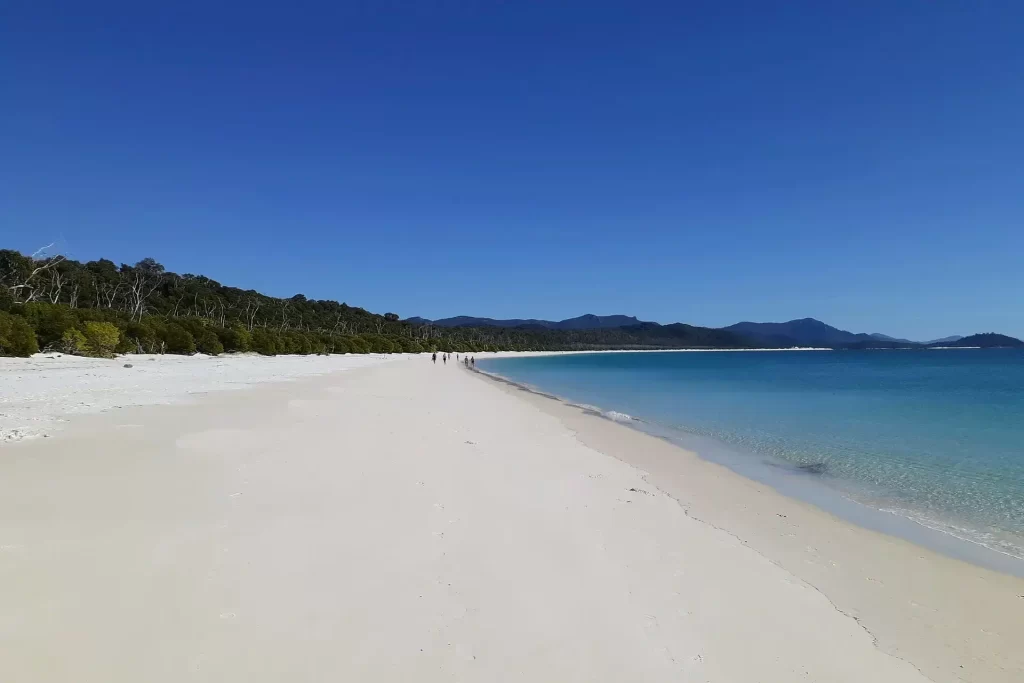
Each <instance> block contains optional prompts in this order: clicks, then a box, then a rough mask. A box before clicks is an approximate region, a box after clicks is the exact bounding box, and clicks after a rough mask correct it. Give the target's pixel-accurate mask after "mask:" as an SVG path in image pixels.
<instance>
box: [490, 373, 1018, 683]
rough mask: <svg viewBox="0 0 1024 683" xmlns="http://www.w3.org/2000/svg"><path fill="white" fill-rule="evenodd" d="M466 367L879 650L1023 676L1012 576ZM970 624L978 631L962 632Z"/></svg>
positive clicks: (924, 663)
mask: <svg viewBox="0 0 1024 683" xmlns="http://www.w3.org/2000/svg"><path fill="white" fill-rule="evenodd" d="M473 375H474V376H476V377H477V378H478V379H479V381H482V382H485V383H488V384H492V385H493V386H495V387H497V388H499V389H500V390H502V391H503V392H505V393H508V394H510V395H514V396H516V397H518V398H519V399H520V400H523V401H525V402H527V403H529V404H530V405H532V406H534V407H535V408H537V409H538V410H540V411H541V412H543V413H545V414H547V415H551V416H553V417H555V418H556V419H558V420H559V421H560V422H561V423H562V424H563V425H564V426H565V427H566V428H567V429H569V430H570V431H571V432H572V433H573V434H574V436H575V438H576V439H577V440H578V441H579V442H580V443H582V444H584V445H586V446H588V447H591V448H593V449H595V450H597V451H598V452H601V453H605V454H606V455H610V456H612V457H615V458H616V459H618V460H621V461H622V462H624V463H626V464H629V465H631V466H633V467H636V468H638V469H639V470H641V472H642V473H644V478H645V480H647V481H649V482H650V483H651V484H652V485H654V486H657V487H658V488H659V489H660V490H662V491H664V492H665V493H667V494H668V495H669V496H671V497H672V498H674V499H675V500H676V501H677V502H678V503H679V504H680V505H681V506H682V507H683V508H684V509H685V510H686V512H687V515H689V516H691V517H694V518H695V519H700V520H701V521H703V522H706V523H708V524H711V525H712V526H714V527H715V528H717V529H721V530H723V531H726V532H728V533H729V534H731V535H732V536H734V537H735V538H737V539H739V540H740V541H741V542H742V543H743V544H744V545H747V546H749V547H751V548H753V549H754V550H756V551H757V552H758V553H760V554H761V555H763V556H765V557H766V558H768V559H769V560H770V561H771V562H772V563H773V564H776V565H777V566H779V567H782V568H783V569H786V570H787V571H790V572H791V573H793V574H794V575H795V576H797V577H798V578H800V579H801V580H803V581H805V582H807V583H808V584H809V585H811V586H813V587H814V588H815V589H816V590H818V591H820V592H821V593H822V594H823V595H824V596H825V597H826V598H828V599H829V601H830V602H832V603H833V604H834V605H835V606H836V608H837V609H838V610H840V611H841V612H843V613H844V614H848V615H850V616H853V617H854V618H855V619H857V621H858V623H860V625H861V626H862V627H863V628H864V629H865V630H867V631H868V632H869V633H870V634H871V635H872V637H873V638H875V639H876V641H877V643H878V646H879V647H880V648H881V649H882V650H883V651H884V652H887V653H889V654H892V655H894V656H898V657H901V658H903V659H906V660H907V661H909V662H911V663H913V664H914V665H915V666H916V667H917V668H919V669H920V670H921V671H922V672H924V673H925V674H926V675H929V676H930V677H932V678H933V679H934V680H936V681H940V680H950V681H958V680H1005V681H1014V680H1019V677H1020V676H1024V653H1020V652H1017V651H1015V646H1014V645H1013V644H1012V643H1014V642H1018V641H1019V640H1020V639H1021V638H1024V619H1022V618H1021V614H1022V612H1024V578H1021V576H1020V575H1017V574H1016V573H1012V572H1008V571H1003V570H1000V569H993V568H990V567H986V566H981V565H979V564H976V563H973V562H969V561H966V560H965V559H962V558H956V557H952V556H950V555H948V554H946V553H943V552H940V551H938V550H935V549H932V548H930V547H927V546H923V545H920V544H918V543H915V542H914V541H911V540H908V539H905V538H903V537H901V536H899V535H894V534H892V533H889V532H887V531H885V530H880V529H873V528H870V527H869V526H865V525H861V524H858V523H857V522H856V521H851V520H848V519H845V518H844V517H841V516H837V515H836V514H834V513H833V512H831V511H829V510H827V509H823V508H822V507H819V506H818V505H816V504H814V503H812V502H807V501H804V500H801V499H800V498H797V497H793V496H791V495H787V494H786V493H783V492H780V491H779V490H777V489H776V488H775V487H773V486H772V485H771V484H767V483H764V482H761V481H759V480H757V479H754V478H751V477H748V476H745V475H744V474H741V473H739V472H737V471H735V470H733V469H731V468H729V467H728V466H726V465H724V464H721V463H719V462H716V461H714V460H710V459H707V458H704V457H702V456H701V454H700V453H699V452H698V451H694V450H691V449H687V448H685V447H684V446H682V445H680V444H679V443H675V442H673V441H671V440H669V439H666V438H663V437H661V436H658V435H655V434H652V433H650V432H648V431H646V430H643V429H639V428H637V427H634V426H631V425H629V424H628V423H624V422H622V421H620V420H615V419H613V418H611V417H609V416H607V415H605V414H604V413H602V412H601V411H599V410H595V409H594V408H593V407H590V406H581V405H578V404H574V403H571V402H568V401H565V400H563V399H561V398H559V397H557V396H553V395H550V394H548V393H546V392H543V391H537V390H535V389H534V388H533V387H527V386H523V385H521V384H519V383H517V382H515V381H513V380H509V379H508V378H505V377H502V376H500V375H497V374H495V373H491V372H487V371H484V370H480V369H477V370H476V371H475V372H474V373H473ZM849 502H850V504H851V505H856V506H858V507H863V508H865V509H867V508H866V506H863V505H861V504H860V503H856V502H854V501H849ZM907 522H908V523H909V524H916V523H914V522H912V521H910V520H907ZM922 529H925V528H924V527H922ZM934 533H935V534H939V535H944V534H941V532H934ZM950 538H951V537H950ZM957 542H958V543H966V542H965V541H960V540H957ZM971 633H983V634H986V635H987V638H986V639H982V640H976V639H974V638H973V637H972V636H967V635H966V634H971ZM936 639H938V641H939V642H938V643H936ZM937 644H940V645H941V646H940V647H939V648H935V646H936V645H937ZM979 645H980V646H982V650H983V653H982V652H979V651H978V650H977V649H976V648H977V647H978V646H979ZM965 660H975V661H977V660H985V661H987V662H988V663H989V664H991V663H992V662H996V661H1002V662H1003V663H1002V664H1000V665H999V666H998V667H997V668H998V669H1000V670H1003V671H1004V672H1005V677H998V676H997V677H994V678H990V677H988V675H985V674H982V673H981V672H980V671H979V672H977V673H976V675H973V676H971V675H967V674H963V675H964V678H960V677H959V675H957V676H955V677H954V675H953V674H954V672H957V671H959V672H961V673H962V672H963V671H964V669H963V667H964V666H966V665H963V664H962V662H963V661H965ZM940 673H941V675H940ZM989 673H991V672H989Z"/></svg>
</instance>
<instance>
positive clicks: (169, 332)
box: [163, 323, 196, 354]
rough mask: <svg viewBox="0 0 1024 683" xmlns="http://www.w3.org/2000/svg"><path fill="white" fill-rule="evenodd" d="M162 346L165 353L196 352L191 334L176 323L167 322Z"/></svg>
mask: <svg viewBox="0 0 1024 683" xmlns="http://www.w3.org/2000/svg"><path fill="white" fill-rule="evenodd" d="M163 342H164V348H165V350H166V351H167V353H182V354H191V353H195V352H196V342H195V339H193V338H192V334H191V333H190V332H189V331H188V330H186V329H185V328H184V327H182V326H181V325H179V324H178V323H168V324H167V328H166V329H165V330H164V338H163Z"/></svg>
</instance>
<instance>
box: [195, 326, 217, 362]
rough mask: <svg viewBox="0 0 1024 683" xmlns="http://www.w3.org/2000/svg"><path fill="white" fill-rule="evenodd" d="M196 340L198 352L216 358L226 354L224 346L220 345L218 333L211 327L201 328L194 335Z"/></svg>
mask: <svg viewBox="0 0 1024 683" xmlns="http://www.w3.org/2000/svg"><path fill="white" fill-rule="evenodd" d="M192 336H193V337H194V338H195V342H196V350H197V351H199V352H200V353H208V354H210V355H211V356H216V355H217V354H218V353H223V352H224V345H223V344H221V343H220V339H219V338H218V337H217V333H216V332H214V331H213V330H211V329H210V328H209V327H200V328H199V329H197V330H195V331H194V332H193V333H192Z"/></svg>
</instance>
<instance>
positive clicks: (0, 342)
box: [0, 311, 39, 358]
mask: <svg viewBox="0 0 1024 683" xmlns="http://www.w3.org/2000/svg"><path fill="white" fill-rule="evenodd" d="M38 352H39V346H38V344H37V343H36V335H35V333H34V332H32V328H31V327H30V326H29V324H28V323H27V322H25V319H24V318H23V317H21V316H20V315H11V314H10V313H6V312H4V311H0V356H21V357H24V358H28V357H29V356H31V355H32V354H33V353H38Z"/></svg>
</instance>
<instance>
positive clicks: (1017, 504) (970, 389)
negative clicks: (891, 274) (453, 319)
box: [478, 349, 1024, 573]
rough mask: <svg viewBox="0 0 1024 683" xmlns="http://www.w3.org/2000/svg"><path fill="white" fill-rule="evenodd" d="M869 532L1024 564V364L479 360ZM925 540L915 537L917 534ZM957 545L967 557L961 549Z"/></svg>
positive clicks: (639, 356)
mask: <svg viewBox="0 0 1024 683" xmlns="http://www.w3.org/2000/svg"><path fill="white" fill-rule="evenodd" d="M478 364H479V366H480V369H482V370H484V371H486V372H491V373H494V374H497V375H501V376H503V377H505V378H507V379H509V380H511V381H513V382H516V383H520V384H523V385H525V386H528V387H530V388H534V389H537V390H539V391H543V392H545V393H549V394H553V395H555V396H558V397H559V398H562V399H564V400H566V401H569V402H571V403H575V404H579V405H583V406H587V407H591V408H594V409H595V410H599V411H601V412H602V413H603V414H604V415H605V416H606V417H609V418H611V419H617V420H620V421H623V422H626V423H628V424H630V425H631V426H633V427H636V428H639V429H643V430H645V431H649V432H652V433H655V434H657V435H659V436H663V437H665V438H668V439H670V440H672V441H675V442H676V443H678V444H680V445H682V446H684V447H686V448H689V449H692V450H695V451H697V452H698V453H699V454H700V455H701V456H702V457H706V458H708V459H710V460H714V461H718V462H721V463H722V464H725V465H727V466H728V467H730V468H732V469H734V470H736V471H738V472H739V473H741V474H743V475H745V476H748V477H752V478H755V479H758V480H760V481H764V482H766V483H768V484H770V485H772V486H775V487H776V488H779V489H780V490H781V491H782V492H783V493H786V494H788V495H794V496H797V497H800V498H804V499H806V500H808V501H810V502H812V503H814V504H816V505H819V506H820V507H824V508H826V509H828V510H829V511H830V512H833V513H836V514H839V515H841V516H845V517H852V518H854V521H856V522H858V523H861V524H863V525H865V526H869V527H875V528H879V529H881V530H883V531H886V532H888V533H896V534H898V535H905V536H909V537H911V540H915V541H918V542H924V543H925V544H926V545H931V546H934V547H937V548H938V549H939V550H942V551H944V552H947V553H948V554H952V555H955V556H959V557H961V558H963V559H968V560H971V561H977V560H978V556H977V555H976V554H975V553H974V552H973V550H972V548H978V549H986V550H985V552H986V553H995V554H998V556H1000V557H1001V558H1006V559H1007V560H1009V561H1010V562H1011V563H1013V565H1014V567H1008V566H1006V565H1005V563H1000V562H985V561H981V562H980V563H981V564H989V565H993V564H995V565H997V568H999V569H1008V568H1009V569H1011V570H1012V571H1013V572H1014V573H1020V570H1021V567H1022V566H1024V565H1022V564H1020V563H1021V561H1024V351H1021V350H1011V349H950V350H927V351H764V352H756V351H751V352H664V353H661V352H657V353H600V354H579V355H559V356H538V357H524V358H498V359H489V360H481V361H478ZM922 530H927V531H926V532H924V533H919V531H922ZM965 544H968V545H969V546H970V547H968V546H967V545H965Z"/></svg>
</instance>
